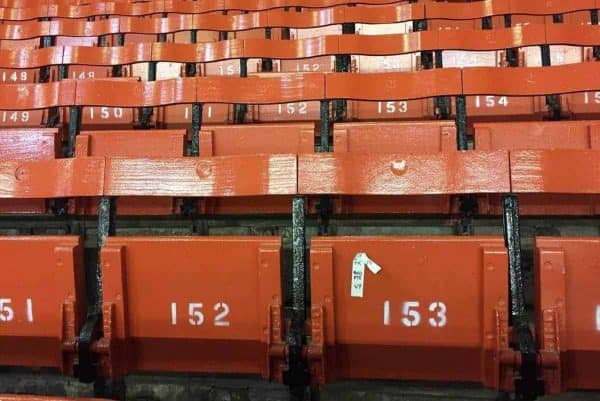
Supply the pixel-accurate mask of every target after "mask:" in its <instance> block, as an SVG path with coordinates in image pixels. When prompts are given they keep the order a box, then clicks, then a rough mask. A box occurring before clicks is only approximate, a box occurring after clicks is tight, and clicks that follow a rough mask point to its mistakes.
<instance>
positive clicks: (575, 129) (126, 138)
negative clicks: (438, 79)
mask: <svg viewBox="0 0 600 401" xmlns="http://www.w3.org/2000/svg"><path fill="white" fill-rule="evenodd" d="M474 133H475V134H474V151H473V152H474V154H478V153H479V152H484V153H485V152H490V151H523V150H549V151H550V152H551V153H552V152H554V153H555V154H557V155H558V154H560V151H561V150H564V151H566V153H565V154H566V155H571V154H575V155H576V154H581V155H582V156H581V157H582V158H589V159H590V163H591V164H590V165H593V159H594V157H595V156H594V155H595V154H596V153H595V152H596V151H597V150H598V149H600V125H598V124H596V123H595V122H593V121H576V122H575V121H565V122H523V123H481V124H476V125H475V129H474ZM61 140H62V138H61V136H60V134H59V131H58V130H56V129H18V130H3V131H0V149H1V154H0V157H1V160H4V161H9V160H19V159H20V160H29V161H35V160H51V159H56V158H58V157H59V156H58V155H60V146H61ZM199 142H200V144H199V150H200V155H201V156H202V158H206V159H208V160H210V159H211V158H214V157H218V156H233V155H255V154H261V153H268V154H312V153H314V152H315V142H316V133H315V127H314V125H313V124H270V125H248V124H246V125H227V126H225V125H224V126H212V127H205V128H203V129H202V130H201V132H200V135H199ZM187 144H188V137H187V134H186V131H185V130H136V131H83V132H82V133H81V134H80V135H78V136H77V141H76V145H75V158H76V159H78V158H82V157H88V156H96V157H117V158H129V159H135V158H155V159H156V158H182V157H184V156H185V155H186V154H187V153H186V147H187ZM456 149H457V145H456V128H455V126H454V123H453V122H444V121H440V122H433V121H432V122H419V123H402V122H382V123H337V124H335V125H334V129H333V154H334V155H335V154H346V153H348V154H356V155H358V159H353V160H356V163H357V164H361V163H368V160H367V158H366V157H365V158H364V159H363V161H362V162H361V161H360V160H359V159H360V155H367V154H368V155H371V156H376V155H381V156H384V158H385V157H386V155H387V154H391V155H395V157H397V158H402V157H405V156H410V155H415V156H417V157H418V156H420V155H427V154H440V155H443V154H450V155H451V154H453V153H458V151H457V150H456ZM573 150H580V151H581V153H568V151H573ZM585 151H591V152H588V153H586V152H585ZM479 154H481V153H479ZM525 157H526V156H525ZM306 162H307V163H310V161H308V160H307V161H306ZM378 163H385V162H384V161H383V162H378ZM415 163H419V161H415ZM421 163H422V162H421ZM525 163H526V162H525ZM517 165H518V164H513V168H514V166H517ZM524 166H526V164H525V165H524ZM356 167H358V168H359V169H360V168H361V166H360V165H359V166H356ZM411 167H412V166H411ZM495 167H498V166H495ZM542 167H543V168H547V169H551V166H542ZM364 168H365V169H366V170H368V168H369V167H368V164H365V165H364ZM522 168H527V167H522ZM300 169H301V170H302V166H300ZM99 173H100V172H99ZM482 173H483V174H494V171H487V172H482ZM513 173H515V174H516V172H514V171H513ZM367 174H368V173H367ZM444 174H445V173H444ZM465 174H467V175H466V176H465V177H466V179H467V180H468V179H472V178H468V177H470V176H471V173H468V172H465ZM523 174H525V176H526V173H523ZM590 174H592V176H594V173H593V172H590ZM311 177H312V176H310V175H306V176H305V179H307V180H308V179H311ZM312 178H314V177H312ZM402 179H403V177H399V178H398V180H399V181H402ZM405 179H407V180H410V178H405ZM519 179H521V180H522V178H518V177H517V178H515V177H514V176H513V178H512V180H513V181H514V180H519ZM538 179H541V178H538ZM591 179H592V180H593V177H591ZM300 180H302V176H301V177H300ZM558 180H559V181H558V182H557V183H555V184H554V185H557V186H556V187H555V188H559V187H561V179H560V177H559V178H558ZM566 181H568V179H567V177H566V176H565V177H564V182H562V184H563V185H562V188H568V187H569V186H568V183H567V182H566ZM482 182H483V181H482ZM590 182H591V181H590ZM583 183H584V181H582V185H585V184H583ZM299 185H300V187H303V183H302V182H299ZM311 185H314V184H306V187H305V188H311ZM536 185H537V186H540V185H541V186H542V188H541V190H539V189H538V190H535V188H532V189H534V190H533V191H532V192H541V194H531V195H528V194H527V193H525V194H523V196H522V202H521V203H522V213H523V214H525V215H544V214H549V215H595V214H597V213H598V211H599V209H598V208H599V207H600V205H599V203H598V202H599V201H600V197H598V194H597V193H596V192H594V191H595V190H596V187H595V186H594V185H593V184H590V185H591V186H590V187H588V188H584V187H582V188H578V189H577V190H576V191H574V192H572V193H569V190H566V191H565V193H560V192H554V193H552V192H553V189H550V186H549V187H548V188H547V189H544V188H543V183H539V182H538V183H533V186H534V187H535V186H536ZM525 187H526V186H525ZM525 187H522V188H525ZM313 188H314V187H313ZM420 188H422V187H420ZM356 190H358V191H359V192H355V191H356ZM356 190H352V191H353V192H350V193H347V194H346V195H354V196H347V197H343V198H341V199H340V200H339V201H338V200H336V202H335V209H334V210H335V212H336V213H386V212H389V213H450V212H456V211H457V207H458V206H457V204H456V202H455V201H453V200H452V199H453V197H452V196H450V195H444V194H443V193H440V194H437V195H435V194H433V193H432V192H431V191H427V189H421V190H422V191H423V195H425V197H424V198H422V199H420V198H414V197H411V196H407V197H406V199H400V200H399V201H394V202H392V201H390V200H388V199H386V198H385V196H383V197H381V196H380V197H369V198H367V199H361V198H360V195H361V192H360V189H356ZM363 190H366V192H365V193H364V195H370V194H371V193H370V192H369V190H368V189H366V188H364V189H363ZM343 191H344V190H342V192H340V194H341V195H343V194H344V192H343ZM394 191H399V192H398V194H402V193H405V194H407V195H414V194H418V193H419V189H417V190H415V191H412V190H410V189H405V190H402V189H391V190H390V192H389V194H390V195H391V194H393V193H394ZM521 191H525V192H527V190H525V189H521ZM554 191H555V190H554ZM483 192H484V193H482V194H481V195H480V196H479V198H478V199H479V200H478V206H479V207H478V211H479V213H481V214H500V213H501V209H500V202H499V198H498V197H496V196H495V195H493V194H492V195H490V194H487V193H486V192H489V190H488V189H484V190H483ZM545 192H549V193H552V194H546V195H544V193H545ZM9 193H10V191H9ZM385 193H386V192H383V193H381V194H380V195H385ZM449 193H450V194H452V192H449ZM423 199H429V201H428V202H423ZM205 202H207V204H204V203H202V204H201V205H200V210H201V211H204V212H206V213H236V212H237V213H246V212H248V211H249V209H248V208H247V207H244V206H241V207H240V206H236V204H237V203H238V201H237V200H234V199H231V200H227V199H221V200H213V201H205ZM269 202H270V201H269ZM0 204H1V205H2V209H1V210H2V211H3V212H5V213H7V212H10V213H18V212H28V213H44V212H47V211H48V210H49V205H48V204H47V201H46V200H43V199H25V200H22V199H4V200H2V202H1V203H0ZM178 205H179V203H178V202H177V201H175V200H173V199H169V198H153V197H151V198H143V199H140V198H138V199H127V200H122V201H121V202H120V204H119V214H122V215H129V214H133V215H168V214H178V210H179V209H178ZM238 207H239V209H238ZM289 210H290V203H288V202H287V201H281V203H279V202H278V203H276V204H271V205H270V206H269V207H266V206H265V207H264V208H260V211H261V212H269V213H287V212H289ZM69 211H70V212H71V213H75V214H94V213H96V202H95V201H93V200H92V199H89V198H84V199H75V200H74V201H73V202H72V204H71V205H70V210H69Z"/></svg>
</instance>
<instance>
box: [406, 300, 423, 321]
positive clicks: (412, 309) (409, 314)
mask: <svg viewBox="0 0 600 401" xmlns="http://www.w3.org/2000/svg"><path fill="white" fill-rule="evenodd" d="M418 307H419V302H417V301H406V302H404V304H403V305H402V314H403V315H404V317H403V318H402V324H403V325H405V326H406V327H415V326H418V325H419V323H421V314H420V313H419V311H418V310H417V308H418Z"/></svg>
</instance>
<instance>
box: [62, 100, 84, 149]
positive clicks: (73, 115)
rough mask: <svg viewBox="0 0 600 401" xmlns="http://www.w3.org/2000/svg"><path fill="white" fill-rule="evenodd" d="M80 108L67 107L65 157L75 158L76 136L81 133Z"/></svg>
mask: <svg viewBox="0 0 600 401" xmlns="http://www.w3.org/2000/svg"><path fill="white" fill-rule="evenodd" d="M81 115H82V107H81V106H70V107H69V131H68V136H67V146H66V148H65V149H64V156H65V157H74V156H75V141H76V140H77V135H79V132H81Z"/></svg>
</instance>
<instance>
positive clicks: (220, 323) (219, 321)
mask: <svg viewBox="0 0 600 401" xmlns="http://www.w3.org/2000/svg"><path fill="white" fill-rule="evenodd" d="M203 307H204V305H203V304H202V303H201V302H192V303H189V304H188V323H189V324H190V325H191V326H202V325H204V323H205V322H206V320H205V317H204V312H203V311H202V309H203ZM213 310H214V311H215V313H216V314H215V317H214V319H213V325H214V326H215V327H229V325H230V323H229V320H227V316H228V315H229V305H227V304H226V303H225V302H217V303H216V304H214V305H213ZM177 324H178V322H177V302H171V325H172V326H177Z"/></svg>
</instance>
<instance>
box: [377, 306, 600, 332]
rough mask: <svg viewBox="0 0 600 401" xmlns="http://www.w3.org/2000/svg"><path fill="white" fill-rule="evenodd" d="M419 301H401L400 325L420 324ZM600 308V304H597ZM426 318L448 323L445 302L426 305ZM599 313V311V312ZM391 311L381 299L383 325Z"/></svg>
mask: <svg viewBox="0 0 600 401" xmlns="http://www.w3.org/2000/svg"><path fill="white" fill-rule="evenodd" d="M420 306H421V303H420V302H419V301H406V302H404V303H402V319H401V322H402V325H403V326H406V327H417V326H419V325H421V312H420V311H419V309H420ZM599 308H600V306H599ZM427 310H428V311H429V312H428V315H427V316H428V319H427V322H428V323H429V326H431V327H435V328H438V327H444V326H446V325H447V324H448V318H447V317H446V312H447V308H446V304H445V303H443V302H440V301H436V302H432V303H430V304H429V306H428V307H427ZM599 313H600V312H599ZM391 324H392V312H391V309H390V301H388V300H385V301H383V325H384V326H391Z"/></svg>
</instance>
